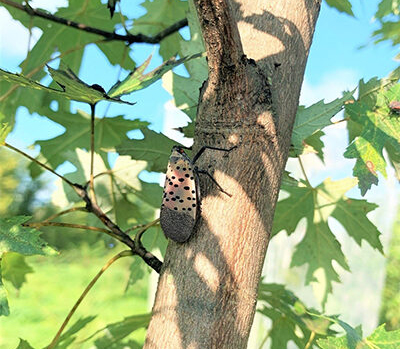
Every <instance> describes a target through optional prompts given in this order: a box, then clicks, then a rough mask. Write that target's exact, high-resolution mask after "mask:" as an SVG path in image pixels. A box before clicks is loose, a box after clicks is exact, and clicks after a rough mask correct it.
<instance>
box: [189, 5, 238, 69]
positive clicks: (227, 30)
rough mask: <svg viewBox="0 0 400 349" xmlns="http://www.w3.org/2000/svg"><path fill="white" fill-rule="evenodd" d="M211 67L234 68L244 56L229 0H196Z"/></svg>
mask: <svg viewBox="0 0 400 349" xmlns="http://www.w3.org/2000/svg"><path fill="white" fill-rule="evenodd" d="M194 4H195V6H196V10H197V12H198V14H199V16H198V17H199V21H200V26H201V31H202V34H203V38H204V43H205V46H206V51H207V60H208V66H209V68H210V69H215V70H220V69H221V67H229V68H231V70H232V69H234V68H235V67H236V66H237V65H238V63H239V62H240V61H241V59H242V57H243V48H242V43H241V40H240V35H239V30H238V28H237V24H236V22H235V20H234V19H233V14H232V11H231V8H230V5H229V2H228V1H227V0H220V1H215V0H195V1H194ZM210 75H212V74H210Z"/></svg>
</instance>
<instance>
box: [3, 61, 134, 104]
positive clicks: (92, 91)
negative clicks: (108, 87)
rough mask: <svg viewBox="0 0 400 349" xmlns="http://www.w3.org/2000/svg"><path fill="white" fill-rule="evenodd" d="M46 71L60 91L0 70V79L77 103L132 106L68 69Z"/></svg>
mask: <svg viewBox="0 0 400 349" xmlns="http://www.w3.org/2000/svg"><path fill="white" fill-rule="evenodd" d="M48 69H49V72H50V75H51V76H52V78H53V79H54V81H55V82H56V83H57V84H58V85H59V86H60V87H61V88H62V90H57V89H55V88H52V87H47V86H44V85H42V84H40V83H39V82H37V81H34V80H31V79H29V78H27V77H25V76H23V75H21V74H13V73H10V72H8V71H5V70H3V69H0V79H3V80H6V81H8V82H12V83H15V84H18V85H21V86H24V87H30V88H34V89H37V90H43V91H45V92H50V93H54V94H58V95H60V96H63V97H65V98H68V99H72V100H75V101H79V102H86V103H89V104H95V103H97V102H100V101H102V100H108V101H112V102H118V103H125V104H129V105H133V104H134V103H131V102H125V101H122V100H120V99H119V98H113V97H110V96H108V95H107V94H106V93H105V91H104V90H103V89H102V88H101V86H99V85H92V86H89V85H87V84H86V83H84V82H83V81H82V80H80V79H79V78H78V77H77V76H76V75H75V74H74V73H73V72H72V71H71V70H70V69H67V70H57V69H53V68H51V67H48Z"/></svg>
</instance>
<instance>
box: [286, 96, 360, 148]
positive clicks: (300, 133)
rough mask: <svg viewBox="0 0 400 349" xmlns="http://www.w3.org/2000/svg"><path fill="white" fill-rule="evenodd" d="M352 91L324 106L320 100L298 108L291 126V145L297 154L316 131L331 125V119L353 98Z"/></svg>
mask: <svg viewBox="0 0 400 349" xmlns="http://www.w3.org/2000/svg"><path fill="white" fill-rule="evenodd" d="M353 93H354V91H352V92H346V93H344V95H343V97H342V98H337V99H335V100H334V101H332V102H330V103H327V104H325V103H324V102H323V101H322V100H321V101H319V102H317V103H315V104H313V105H311V106H310V107H308V108H305V107H302V106H301V107H299V109H298V111H297V115H296V119H295V122H294V126H293V133H292V144H293V146H294V148H295V151H296V152H297V153H301V151H302V149H303V141H304V140H305V139H306V138H308V137H310V136H311V135H313V134H314V133H315V132H316V131H319V130H321V129H322V128H324V127H325V126H328V125H330V124H331V121H330V120H331V118H332V117H333V116H335V115H336V114H337V113H338V112H339V111H341V110H342V109H343V106H344V104H345V103H346V102H347V101H349V100H350V99H351V98H352V96H353Z"/></svg>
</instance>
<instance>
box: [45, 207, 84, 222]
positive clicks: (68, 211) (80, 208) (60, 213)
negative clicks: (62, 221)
mask: <svg viewBox="0 0 400 349" xmlns="http://www.w3.org/2000/svg"><path fill="white" fill-rule="evenodd" d="M75 211H82V212H87V209H86V207H72V208H69V209H68V210H64V211H61V212H57V213H55V214H53V215H51V216H50V217H48V218H46V219H45V220H44V221H43V222H50V221H52V220H53V219H55V218H58V217H60V216H63V215H65V214H67V213H70V212H75Z"/></svg>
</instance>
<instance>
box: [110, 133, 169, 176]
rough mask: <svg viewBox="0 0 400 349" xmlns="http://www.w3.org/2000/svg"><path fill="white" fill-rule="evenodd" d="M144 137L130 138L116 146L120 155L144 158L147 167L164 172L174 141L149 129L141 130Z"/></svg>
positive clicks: (150, 169)
mask: <svg viewBox="0 0 400 349" xmlns="http://www.w3.org/2000/svg"><path fill="white" fill-rule="evenodd" d="M141 131H142V132H143V135H144V139H130V140H127V141H125V142H123V143H121V144H120V145H118V146H117V147H116V150H117V152H118V153H119V154H120V155H129V156H130V157H131V158H132V159H135V160H145V161H147V163H148V167H147V169H148V170H149V171H155V172H165V168H166V166H167V162H168V159H169V156H170V155H171V149H172V147H173V146H174V145H176V142H175V141H173V140H172V139H169V138H168V137H167V136H164V135H163V134H162V133H157V132H155V131H152V130H149V129H146V128H144V129H142V130H141Z"/></svg>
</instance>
